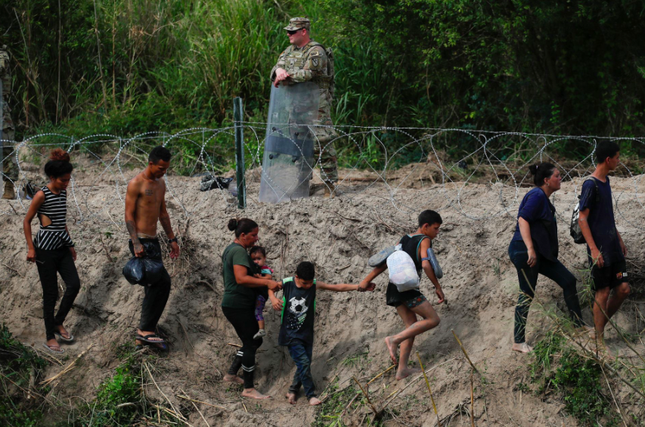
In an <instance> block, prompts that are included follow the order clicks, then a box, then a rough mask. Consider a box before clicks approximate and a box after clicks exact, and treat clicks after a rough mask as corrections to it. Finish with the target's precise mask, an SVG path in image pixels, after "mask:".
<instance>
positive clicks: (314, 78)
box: [271, 18, 338, 196]
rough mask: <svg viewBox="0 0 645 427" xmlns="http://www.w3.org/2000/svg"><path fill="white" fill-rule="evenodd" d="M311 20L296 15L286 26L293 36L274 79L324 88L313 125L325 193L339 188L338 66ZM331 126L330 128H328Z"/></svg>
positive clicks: (275, 82)
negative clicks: (334, 111)
mask: <svg viewBox="0 0 645 427" xmlns="http://www.w3.org/2000/svg"><path fill="white" fill-rule="evenodd" d="M309 28H310V22H309V19H307V18H292V19H291V20H290V21H289V25H288V26H287V27H285V28H284V29H285V30H287V35H288V36H289V43H291V46H289V47H288V48H287V49H286V50H285V51H284V52H282V53H281V54H280V57H279V58H278V62H277V63H276V65H275V66H274V67H273V69H272V70H271V80H272V81H273V84H274V85H275V86H276V87H278V85H280V83H284V84H298V83H304V82H313V83H316V84H317V85H318V87H319V88H320V100H319V108H318V117H316V118H315V119H314V120H313V124H314V125H323V126H321V127H318V126H314V127H312V128H311V130H312V132H313V134H314V138H313V139H314V155H315V157H316V159H317V161H319V162H320V170H321V173H320V175H321V178H322V180H323V182H324V183H325V195H326V196H332V195H333V194H334V193H335V191H336V182H338V172H337V166H336V150H335V149H334V144H333V140H334V139H336V138H337V137H338V136H337V134H336V131H335V130H334V129H333V128H332V127H331V125H332V122H331V103H332V97H333V94H334V65H333V57H332V56H331V50H326V49H325V48H324V47H323V46H322V45H321V44H320V43H318V42H315V41H313V40H311V38H310V35H309ZM326 126H329V127H326Z"/></svg>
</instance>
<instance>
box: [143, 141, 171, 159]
mask: <svg viewBox="0 0 645 427" xmlns="http://www.w3.org/2000/svg"><path fill="white" fill-rule="evenodd" d="M159 160H163V161H164V162H169V161H170V150H168V149H167V148H166V147H162V146H161V145H157V146H156V147H155V148H153V149H152V151H151V152H150V155H149V156H148V161H149V162H152V163H154V164H157V162H158V161H159Z"/></svg>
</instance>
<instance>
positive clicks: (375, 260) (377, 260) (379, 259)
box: [367, 246, 396, 267]
mask: <svg viewBox="0 0 645 427" xmlns="http://www.w3.org/2000/svg"><path fill="white" fill-rule="evenodd" d="M395 251H396V247H395V246H388V247H387V248H385V249H383V250H381V251H380V252H378V253H377V254H376V255H372V256H371V257H370V259H369V260H368V261H367V265H369V266H370V267H378V266H380V265H382V264H383V263H384V262H385V261H386V260H387V258H388V257H389V256H390V255H392V254H393V253H394V252H395Z"/></svg>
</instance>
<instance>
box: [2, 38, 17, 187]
mask: <svg viewBox="0 0 645 427" xmlns="http://www.w3.org/2000/svg"><path fill="white" fill-rule="evenodd" d="M10 91H11V74H10V69H9V53H8V52H7V46H0V92H1V93H2V95H1V96H0V146H1V147H2V154H1V156H2V159H3V161H2V173H3V175H2V180H3V181H4V194H3V195H2V198H3V199H15V198H16V194H15V192H14V184H13V183H14V182H15V181H16V180H17V179H18V166H17V165H16V155H15V153H14V152H13V146H12V145H11V144H10V143H9V142H7V140H10V141H13V139H14V128H13V121H12V120H11V111H10V110H9V93H10ZM2 140H5V141H2Z"/></svg>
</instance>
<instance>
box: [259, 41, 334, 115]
mask: <svg viewBox="0 0 645 427" xmlns="http://www.w3.org/2000/svg"><path fill="white" fill-rule="evenodd" d="M329 54H330V51H327V50H325V48H324V47H323V46H322V45H321V44H320V43H318V42H315V41H313V40H311V41H309V43H307V44H306V45H304V46H303V47H295V46H293V45H291V46H289V47H288V48H287V49H286V50H285V51H284V52H282V53H281V54H280V57H279V58H278V62H277V63H276V64H275V66H274V67H273V69H272V70H271V81H275V77H276V70H277V69H278V68H282V69H284V70H285V71H286V72H287V73H289V78H288V79H287V80H286V81H285V83H286V84H293V83H304V82H308V81H311V82H313V83H316V84H317V85H318V87H319V88H320V98H321V99H320V115H319V118H318V119H319V120H320V121H321V122H324V123H331V118H330V113H331V111H330V110H331V103H332V97H333V91H334V77H335V76H334V66H333V58H330V57H329Z"/></svg>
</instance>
